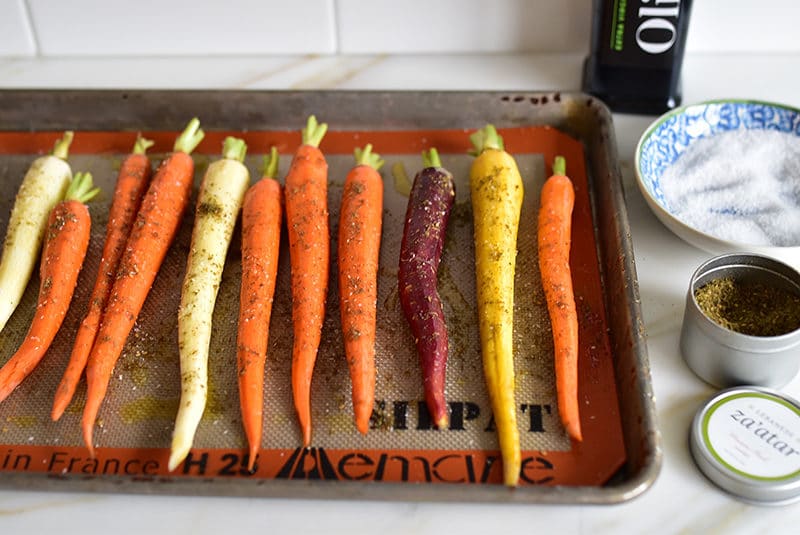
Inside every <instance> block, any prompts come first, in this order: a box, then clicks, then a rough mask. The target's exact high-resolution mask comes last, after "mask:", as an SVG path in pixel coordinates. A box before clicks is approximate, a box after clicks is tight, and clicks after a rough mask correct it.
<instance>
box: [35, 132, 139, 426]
mask: <svg viewBox="0 0 800 535" xmlns="http://www.w3.org/2000/svg"><path fill="white" fill-rule="evenodd" d="M152 144H153V142H152V141H150V140H147V139H144V138H143V137H141V135H140V136H138V137H137V138H136V142H135V144H134V146H133V151H132V152H131V154H129V155H128V156H127V157H125V159H124V160H123V161H122V165H121V166H120V169H119V173H118V175H117V185H116V188H115V191H114V197H113V199H112V201H111V208H109V211H108V224H107V225H106V237H105V243H104V245H103V255H102V256H101V257H100V267H99V268H98V269H97V279H96V281H95V283H94V289H92V294H91V296H90V297H89V310H88V312H87V313H86V316H85V317H84V318H83V321H81V325H80V327H79V328H78V333H77V335H76V336H75V343H74V344H73V347H72V353H71V354H70V358H69V363H68V364H67V369H66V370H65V372H64V376H63V377H62V379H61V382H60V383H59V385H58V388H57V389H56V394H55V399H54V401H53V410H52V413H51V417H52V419H53V420H58V419H59V418H61V415H62V414H63V413H64V410H65V409H66V408H67V405H69V402H70V401H71V400H72V397H73V396H74V395H75V389H76V388H77V386H78V382H79V381H80V379H81V376H82V375H83V370H84V369H85V368H86V361H87V360H88V358H89V352H90V351H91V350H92V346H93V345H94V340H95V337H96V336H97V330H98V329H99V327H100V318H101V316H102V314H103V310H104V309H105V306H106V302H107V301H108V294H109V292H110V291H111V285H112V284H113V282H114V277H115V276H116V274H117V266H118V265H119V259H120V258H121V257H122V252H123V251H124V249H125V243H126V242H127V241H128V235H129V234H130V232H131V227H132V226H133V220H134V219H135V218H136V213H137V212H138V211H139V205H140V204H141V202H142V197H143V196H144V192H145V191H146V190H147V186H148V185H149V184H150V176H151V174H152V168H151V166H150V159H149V158H148V157H147V154H146V152H147V149H148V148H149V147H150V146H151V145H152Z"/></svg>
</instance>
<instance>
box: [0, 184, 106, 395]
mask: <svg viewBox="0 0 800 535" xmlns="http://www.w3.org/2000/svg"><path fill="white" fill-rule="evenodd" d="M98 191H99V190H98V189H97V188H93V187H92V175H91V174H89V173H76V174H75V177H74V178H73V179H72V182H71V183H70V185H69V187H68V188H67V192H66V194H65V196H64V200H63V201H61V202H59V203H58V204H57V205H56V206H55V207H54V208H53V209H52V210H51V211H50V216H49V218H48V220H47V227H46V232H45V237H44V248H43V250H42V259H41V263H40V266H39V279H40V283H39V297H38V301H37V303H36V313H35V314H34V316H33V321H32V322H31V325H30V328H29V329H28V334H27V335H26V336H25V339H24V340H23V341H22V345H20V347H19V349H18V350H17V352H16V353H14V355H13V356H12V357H11V358H10V359H9V360H8V362H6V363H5V365H3V367H2V368H1V369H0V401H3V400H4V399H6V397H8V395H9V394H11V392H12V391H13V390H14V389H15V388H16V387H17V386H18V385H19V384H20V383H21V382H22V381H23V379H25V378H26V377H27V376H28V375H29V374H30V373H31V372H32V371H33V370H34V369H35V368H36V366H37V364H39V362H40V361H41V360H42V358H43V357H44V355H45V353H47V350H48V349H49V348H50V345H51V344H52V343H53V339H54V338H55V337H56V334H57V333H58V330H59V329H60V328H61V323H62V322H63V321H64V317H65V316H66V315H67V310H69V305H70V302H71V301H72V294H73V292H74V291H75V285H76V284H77V282H78V275H79V274H80V271H81V266H83V259H84V257H85V256H86V249H87V248H88V247H89V236H90V230H91V226H92V220H91V217H90V216H89V209H88V208H87V207H86V204H84V203H86V202H88V201H89V200H91V199H92V198H94V196H95V195H97V193H98Z"/></svg>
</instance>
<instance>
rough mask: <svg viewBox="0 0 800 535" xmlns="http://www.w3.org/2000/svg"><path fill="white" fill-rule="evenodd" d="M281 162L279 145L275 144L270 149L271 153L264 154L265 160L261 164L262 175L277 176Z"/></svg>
mask: <svg viewBox="0 0 800 535" xmlns="http://www.w3.org/2000/svg"><path fill="white" fill-rule="evenodd" d="M279 163H280V157H279V156H278V147H276V146H274V145H273V146H272V147H270V149H269V154H266V155H264V161H263V163H262V164H261V176H262V177H264V178H276V177H277V176H278V164H279Z"/></svg>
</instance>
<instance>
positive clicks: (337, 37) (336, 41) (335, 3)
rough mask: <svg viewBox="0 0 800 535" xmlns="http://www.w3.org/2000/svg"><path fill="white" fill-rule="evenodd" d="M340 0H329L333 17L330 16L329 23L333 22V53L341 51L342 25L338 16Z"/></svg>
mask: <svg viewBox="0 0 800 535" xmlns="http://www.w3.org/2000/svg"><path fill="white" fill-rule="evenodd" d="M340 1H341V0H329V2H330V5H331V7H332V8H333V17H331V24H333V47H334V50H333V53H334V54H340V53H341V52H342V31H341V30H342V25H341V20H340V17H339V13H340V6H339V2H340Z"/></svg>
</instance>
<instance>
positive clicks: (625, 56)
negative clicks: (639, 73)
mask: <svg viewBox="0 0 800 535" xmlns="http://www.w3.org/2000/svg"><path fill="white" fill-rule="evenodd" d="M681 2H682V0H613V1H610V2H607V3H606V4H605V5H606V8H605V10H604V12H603V25H602V35H601V41H600V49H599V53H600V56H601V59H602V62H603V63H604V64H607V65H616V66H620V67H644V68H653V69H668V68H670V67H671V66H672V62H673V57H674V55H675V47H676V45H677V44H678V41H679V35H678V33H679V31H680V29H681V26H680V25H679V20H680V19H681V17H682V10H681V7H682V6H681ZM687 16H688V14H687ZM684 31H685V29H684Z"/></svg>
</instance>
